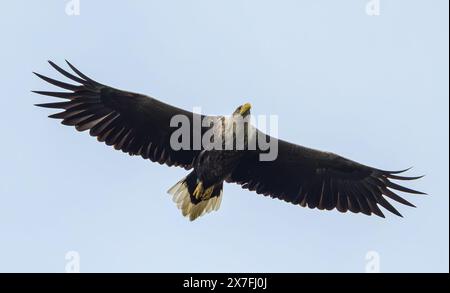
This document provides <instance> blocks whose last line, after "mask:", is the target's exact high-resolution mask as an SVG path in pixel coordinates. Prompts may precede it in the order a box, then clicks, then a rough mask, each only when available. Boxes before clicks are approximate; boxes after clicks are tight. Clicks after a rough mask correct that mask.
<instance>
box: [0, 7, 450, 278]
mask: <svg viewBox="0 0 450 293" xmlns="http://www.w3.org/2000/svg"><path fill="white" fill-rule="evenodd" d="M67 2H68V1H61V0H60V1H56V0H54V1H50V0H48V1H33V2H32V1H3V2H2V4H1V7H2V16H1V17H0V31H1V35H2V42H1V47H0V50H1V55H0V59H1V67H0V80H1V81H2V83H1V85H2V93H3V94H2V97H1V98H0V107H1V115H0V119H1V123H0V132H1V134H2V140H1V142H2V143H1V145H0V150H1V152H0V162H1V165H0V166H1V167H0V178H1V179H0V271H1V272H64V271H65V266H66V263H67V261H66V259H65V255H66V253H67V252H68V251H76V252H78V253H79V256H80V269H81V271H82V272H364V271H365V268H366V265H367V260H366V254H367V253H368V252H369V251H375V252H376V253H377V254H378V255H379V261H380V270H381V271H382V272H448V271H449V180H448V176H449V155H448V154H449V136H448V131H449V112H448V107H449V88H448V79H449V68H448V64H449V60H448V58H449V57H448V56H449V55H448V53H449V39H448V34H449V31H448V18H449V16H448V9H449V7H448V5H449V3H448V1H446V0H434V1H424V0H422V1H411V0H404V1H386V0H381V1H380V4H381V6H380V8H381V10H380V15H379V16H368V15H367V14H366V9H365V6H366V3H367V2H368V1H366V0H348V1H332V0H329V1H324V0H323V1H315V0H314V1H313V0H310V1H294V0H292V1H287V0H283V1H261V0H255V1H250V0H239V1H238V0H233V1H230V0H227V1H206V0H205V1H197V0H193V1H182V0H180V1H171V0H169V1H127V2H124V1H120V3H119V1H106V0H104V1H92V0H89V1H86V0H81V1H80V4H81V6H80V8H81V9H80V15H78V16H68V15H67V14H66V12H65V6H66V3H67ZM66 58H67V59H68V60H70V61H71V62H72V63H74V64H75V65H77V66H78V67H79V68H80V69H81V70H82V71H83V72H84V73H86V74H87V75H90V76H92V77H93V78H94V79H97V80H98V81H100V82H103V83H106V84H108V85H111V86H115V87H118V88H122V89H127V90H132V91H136V92H141V93H145V94H149V95H152V96H154V97H157V98H159V99H161V100H163V101H165V102H168V103H170V104H174V105H177V106H179V107H183V108H185V109H189V110H190V109H192V107H194V106H201V107H202V109H203V112H206V113H221V114H228V113H231V112H232V111H233V110H234V109H235V108H236V106H237V105H240V104H242V103H243V102H246V101H249V102H251V103H252V104H253V108H252V113H253V114H255V115H258V114H276V115H279V136H280V137H282V138H284V139H287V140H290V141H293V142H296V143H299V144H302V145H306V146H309V147H313V148H317V149H322V150H327V151H333V152H335V153H338V154H340V155H343V156H345V157H349V158H352V159H354V160H357V161H360V162H362V163H365V164H368V165H372V166H374V167H379V168H383V169H388V170H391V169H393V170H396V169H402V168H407V167H410V166H414V169H413V170H412V171H410V172H409V173H408V174H410V175H422V174H426V175H427V176H426V177H425V178H424V179H422V180H419V181H416V182H408V183H407V184H408V186H409V187H412V188H415V189H418V190H422V191H425V192H427V193H428V194H429V195H428V196H418V195H407V196H406V197H407V199H408V200H410V201H411V202H413V203H414V204H416V205H417V206H418V208H416V209H413V208H409V207H406V206H400V205H399V204H396V205H395V206H396V207H397V208H398V209H399V211H400V212H401V213H402V214H403V215H404V218H399V217H396V216H394V215H391V214H387V213H386V214H387V218H386V219H381V218H377V217H367V216H364V215H356V214H340V213H338V212H335V211H333V212H324V211H318V210H310V209H306V208H301V207H299V206H293V205H289V204H286V203H284V202H281V201H278V200H273V199H268V198H264V197H262V196H260V195H256V194H255V193H250V192H248V191H245V190H242V189H241V188H240V187H239V186H237V185H231V184H228V185H226V186H225V194H224V198H223V201H222V206H221V208H220V210H219V212H217V213H212V214H208V215H206V216H204V217H202V218H200V219H199V220H197V221H195V222H189V221H188V220H187V219H185V218H183V217H182V216H181V214H180V211H179V210H178V209H177V208H176V206H175V204H174V203H173V202H172V201H171V198H170V197H169V195H167V194H166V190H167V189H168V188H169V187H171V186H172V185H173V184H174V183H176V182H177V181H178V180H179V179H180V178H182V177H183V176H185V175H186V173H187V172H186V171H184V170H182V169H176V168H168V167H166V166H160V165H159V164H153V163H151V162H150V161H145V160H143V159H141V158H138V157H130V156H128V155H125V154H123V153H122V152H117V151H114V150H113V149H111V148H109V147H107V146H105V145H103V144H100V143H98V142H97V141H96V140H95V139H94V138H92V137H90V136H89V135H88V134H87V133H78V132H76V131H75V130H74V129H71V128H69V127H65V126H62V125H61V124H59V123H57V121H56V120H51V119H48V118H46V117H47V115H49V114H51V113H54V111H51V110H48V109H41V108H37V107H34V106H33V104H34V103H41V102H46V101H49V100H52V101H53V99H51V98H50V99H48V98H45V97H42V96H37V95H35V94H32V93H30V90H51V89H54V88H53V87H52V86H50V85H48V84H46V83H45V82H42V81H41V80H39V79H38V78H36V77H35V76H33V75H32V74H31V72H32V71H37V72H40V73H43V74H46V75H49V76H51V77H59V75H58V74H57V73H56V72H55V71H54V70H53V69H52V68H50V66H48V64H47V63H46V60H47V59H51V60H53V61H55V62H57V63H58V64H60V65H64V64H63V62H64V59H66Z"/></svg>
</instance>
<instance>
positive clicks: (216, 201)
mask: <svg viewBox="0 0 450 293" xmlns="http://www.w3.org/2000/svg"><path fill="white" fill-rule="evenodd" d="M167 193H169V194H171V195H172V200H173V201H174V202H175V203H176V205H177V207H178V208H179V209H180V210H181V213H182V214H183V216H185V217H189V220H191V221H194V220H195V219H197V218H198V217H200V216H203V215H204V214H207V213H209V212H211V211H217V210H218V209H219V207H220V203H221V202H222V193H223V190H221V191H220V195H219V196H215V197H213V198H210V199H209V200H205V201H201V202H199V203H197V204H193V203H192V202H191V197H190V195H189V190H188V187H187V184H186V181H185V178H183V179H182V180H180V181H179V182H178V183H177V184H175V185H174V186H172V187H171V188H170V189H169V190H168V191H167Z"/></svg>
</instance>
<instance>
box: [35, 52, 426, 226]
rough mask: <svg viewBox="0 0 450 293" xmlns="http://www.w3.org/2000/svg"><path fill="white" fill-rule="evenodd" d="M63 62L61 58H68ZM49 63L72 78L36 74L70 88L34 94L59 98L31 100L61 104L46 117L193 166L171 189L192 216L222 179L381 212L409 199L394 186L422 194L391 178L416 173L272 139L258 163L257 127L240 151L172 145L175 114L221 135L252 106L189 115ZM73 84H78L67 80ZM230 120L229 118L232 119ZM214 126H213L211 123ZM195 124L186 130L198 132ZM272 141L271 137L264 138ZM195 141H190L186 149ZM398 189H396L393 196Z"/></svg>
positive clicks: (157, 158)
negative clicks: (273, 149)
mask: <svg viewBox="0 0 450 293" xmlns="http://www.w3.org/2000/svg"><path fill="white" fill-rule="evenodd" d="M66 62H67V61H66ZM49 63H50V65H51V66H52V67H53V68H54V69H56V70H57V71H58V72H59V73H60V74H62V75H63V76H65V77H67V78H68V79H70V80H71V81H72V83H66V82H61V81H58V80H55V79H52V78H49V77H46V76H43V75H41V74H38V73H35V74H36V75H37V76H38V77H40V78H41V79H43V80H44V81H46V82H48V83H50V84H52V85H54V86H57V87H59V88H62V89H64V90H68V91H58V92H53V91H33V92H35V93H37V94H41V95H45V96H51V97H56V98H61V99H64V100H65V101H59V102H55V103H45V104H37V106H40V107H45V108H56V109H62V112H60V113H57V114H53V115H50V116H49V117H50V118H56V119H62V124H64V125H70V126H74V127H75V128H76V129H77V130H78V131H86V130H89V134H90V135H91V136H95V137H97V140H98V141H100V142H104V143H105V144H107V145H109V146H113V147H114V148H115V149H116V150H121V151H123V152H124V153H128V154H130V155H136V156H141V157H142V158H144V159H148V160H151V161H152V162H158V163H159V164H166V165H168V166H179V167H183V168H185V169H186V170H192V171H191V172H190V173H189V174H188V175H187V176H186V177H185V178H183V179H182V180H181V181H179V182H178V183H177V184H175V185H174V186H173V187H172V188H170V189H169V191H168V192H169V193H170V194H171V195H172V196H173V200H174V201H175V203H176V204H177V207H178V208H179V209H181V211H182V214H183V215H184V216H186V217H188V218H189V219H190V220H191V221H192V220H195V219H196V218H198V217H199V216H201V215H203V214H206V213H208V212H210V211H213V210H217V209H218V208H219V206H220V203H221V200H222V194H223V183H224V182H229V183H237V184H239V185H241V186H242V188H244V189H248V190H250V191H255V192H256V193H257V194H262V195H265V196H270V197H272V198H277V199H281V200H284V201H286V202H289V203H292V204H294V205H300V206H302V207H309V208H313V209H314V208H317V209H320V210H333V209H336V210H338V211H339V212H342V213H345V212H347V211H350V212H353V213H363V214H366V215H371V214H375V215H377V216H380V217H384V215H383V212H382V211H381V209H380V206H381V207H383V208H385V209H386V210H388V211H389V212H391V213H394V214H396V215H398V216H401V214H400V213H399V212H398V211H397V210H396V209H395V208H394V207H393V206H392V205H391V203H390V202H388V200H387V198H389V199H391V200H394V201H396V202H399V203H401V204H404V205H408V206H411V207H414V205H413V204H411V203H410V202H408V201H407V200H405V199H404V198H402V197H400V196H399V195H398V194H397V193H398V191H400V192H404V193H412V194H425V193H422V192H419V191H416V190H412V189H409V188H406V187H403V186H401V185H399V184H397V183H394V182H393V180H414V179H418V178H421V177H422V176H420V177H405V176H401V175H399V174H400V173H403V172H405V171H407V170H408V169H406V170H402V171H385V170H381V169H377V168H373V167H369V166H366V165H363V164H360V163H357V162H355V161H352V160H349V159H346V158H344V157H341V156H339V155H336V154H334V153H330V152H322V151H318V150H314V149H310V148H306V147H303V146H300V145H297V144H293V143H290V142H287V141H283V140H280V139H277V140H276V141H277V147H278V155H277V157H276V158H275V159H274V160H268V161H264V160H260V158H259V155H261V153H262V152H263V151H262V150H260V149H259V148H258V147H257V148H255V149H252V150H250V149H249V148H248V145H249V141H250V140H252V141H253V140H255V137H257V136H258V135H264V134H263V133H262V132H261V131H259V130H257V129H254V128H251V127H250V128H248V129H251V130H247V131H244V137H245V147H244V149H241V150H237V149H236V150H223V149H222V150H220V149H210V148H206V147H205V146H203V145H202V146H200V147H199V148H191V149H189V148H182V149H175V148H173V147H172V146H171V141H170V139H171V136H172V134H173V133H174V131H176V128H174V127H171V119H172V118H173V117H174V116H176V115H182V116H184V117H187V120H189V122H193V120H194V119H196V118H201V119H204V118H210V119H211V120H212V121H220V122H221V123H212V125H214V126H211V127H201V129H200V130H199V131H200V132H201V133H199V134H198V135H204V134H205V133H206V132H207V131H209V130H211V129H213V132H214V133H218V132H219V133H221V135H222V138H228V136H232V140H233V141H234V142H235V139H236V137H235V135H236V133H233V131H229V130H230V123H229V122H230V119H231V120H232V119H234V118H238V117H242V118H245V117H248V116H249V115H250V104H248V103H247V104H244V105H242V106H239V107H238V108H237V109H236V110H235V111H234V113H233V114H232V115H231V117H226V118H225V117H224V116H206V115H201V114H196V113H192V112H189V111H185V110H183V109H180V108H177V107H175V106H172V105H168V104H166V103H163V102H161V101H159V100H157V99H154V98H152V97H149V96H145V95H142V94H137V93H132V92H127V91H123V90H119V89H115V88H112V87H110V86H107V85H104V84H101V83H99V82H97V81H95V80H93V79H91V78H89V77H87V76H86V75H84V74H83V73H81V72H80V71H79V70H78V69H77V68H75V67H74V66H73V65H72V64H70V63H69V62H67V64H68V66H69V67H70V68H71V69H72V70H73V72H72V73H70V72H68V71H66V70H64V69H62V68H61V67H59V66H58V65H56V64H55V63H53V62H51V61H49ZM73 83H76V84H73ZM231 124H232V123H231ZM217 125H219V126H217ZM194 132H195V129H194V128H193V127H190V128H189V134H190V135H196V134H195V133H194ZM267 137H268V138H269V139H271V137H270V136H267ZM192 144H193V142H192V141H191V142H189V145H190V146H192ZM396 192H397V193H396Z"/></svg>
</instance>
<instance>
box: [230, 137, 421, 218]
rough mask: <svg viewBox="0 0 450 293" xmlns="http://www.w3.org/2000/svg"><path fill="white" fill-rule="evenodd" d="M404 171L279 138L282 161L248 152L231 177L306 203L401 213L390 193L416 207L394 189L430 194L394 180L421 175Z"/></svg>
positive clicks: (342, 209)
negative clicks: (388, 168)
mask: <svg viewBox="0 0 450 293" xmlns="http://www.w3.org/2000/svg"><path fill="white" fill-rule="evenodd" d="M404 171H406V170H403V171H397V172H390V171H383V170H379V169H375V168H371V167H368V166H365V165H362V164H359V163H357V162H354V161H351V160H348V159H346V158H343V157H340V156H338V155H335V154H333V153H327V152H321V151H317V150H313V149H309V148H305V147H302V146H299V145H295V144H292V143H289V142H286V141H282V140H279V141H278V157H277V158H276V160H274V161H260V160H259V156H258V153H257V152H252V153H247V155H246V156H245V157H244V159H243V160H242V161H241V162H240V164H239V165H238V167H237V168H236V169H235V171H234V172H233V173H232V175H231V176H230V178H229V179H228V181H229V182H236V183H238V184H241V185H242V188H245V189H249V190H251V191H256V193H258V194H263V195H266V196H271V197H273V198H278V199H282V200H284V201H287V202H290V203H293V204H299V205H301V206H303V207H306V206H308V207H309V208H318V209H321V210H323V209H326V210H332V209H335V208H336V209H337V210H338V211H340V212H343V213H345V212H347V211H348V210H349V211H351V212H354V213H364V214H366V215H371V214H372V213H373V214H375V215H378V216H380V217H384V215H383V213H382V211H381V210H380V208H379V207H378V205H380V206H382V207H384V208H385V209H387V210H388V211H390V212H392V213H394V214H396V215H398V216H401V214H400V213H399V212H398V211H397V210H396V209H395V208H394V207H393V206H392V205H391V204H390V203H389V202H388V201H387V200H386V198H385V197H388V198H390V199H393V200H394V201H397V202H399V203H402V204H405V205H408V206H411V207H414V205H413V204H411V203H410V202H408V201H406V200H405V199H403V198H402V197H400V196H399V195H397V194H396V193H394V192H393V191H392V189H393V190H397V191H402V192H406V193H414V194H424V193H422V192H419V191H415V190H412V189H409V188H405V187H403V186H400V185H398V184H396V183H393V182H392V181H391V180H392V179H396V180H414V179H418V178H421V177H403V176H399V175H397V174H399V173H402V172H404Z"/></svg>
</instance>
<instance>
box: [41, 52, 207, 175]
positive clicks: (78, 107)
mask: <svg viewBox="0 0 450 293" xmlns="http://www.w3.org/2000/svg"><path fill="white" fill-rule="evenodd" d="M49 63H50V65H51V66H52V67H53V68H55V69H56V70H57V71H58V72H59V73H61V74H62V75H64V76H65V77H67V78H69V79H71V80H72V81H74V82H77V83H79V84H80V85H73V84H68V83H64V82H61V81H57V80H54V79H51V78H48V77H46V76H43V75H41V74H38V73H35V74H36V75H37V76H38V77H40V78H42V79H43V80H45V81H47V82H48V83H51V84H53V85H55V86H58V87H59V88H62V89H66V90H69V92H48V91H34V92H35V93H37V94H41V95H46V96H52V97H56V98H62V99H66V100H67V101H64V102H57V103H46V104H38V105H37V106H40V107H45V108H56V109H62V110H63V111H62V112H60V113H57V114H53V115H50V116H49V117H50V118H56V119H62V124H64V125H71V126H75V128H76V129H77V130H78V131H85V130H89V133H90V135H91V136H95V137H97V139H98V141H100V142H105V143H106V144H107V145H110V146H114V148H115V149H117V150H122V151H123V152H125V153H129V154H130V155H140V156H142V157H143V158H144V159H150V160H152V161H153V162H158V163H160V164H164V163H165V164H167V165H169V166H172V165H174V166H181V167H184V168H186V169H190V168H192V163H193V161H194V159H195V158H196V157H197V155H198V154H199V152H200V150H193V145H192V139H191V141H190V148H189V150H173V149H172V147H171V145H170V137H171V135H172V133H173V132H174V131H175V130H176V128H173V127H170V121H171V119H172V117H174V116H175V115H184V116H185V117H187V118H188V119H189V122H190V131H191V133H189V137H193V136H192V129H193V125H194V123H193V119H194V118H198V119H203V118H204V116H202V115H199V114H195V113H192V112H188V111H185V110H183V109H179V108H177V107H174V106H171V105H168V104H165V103H163V102H160V101H158V100H156V99H154V98H151V97H148V96H145V95H141V94H137V93H131V92H126V91H122V90H118V89H114V88H112V87H109V86H106V85H103V84H100V83H98V82H96V81H94V80H92V79H90V78H89V77H87V76H86V75H84V74H83V73H81V72H80V71H79V70H78V69H76V68H75V67H74V66H73V65H72V64H70V63H69V62H67V63H68V65H69V66H70V68H71V69H72V70H73V71H74V72H75V73H76V74H77V75H78V76H75V75H73V74H71V73H69V72H67V71H65V70H64V69H62V68H60V67H59V66H57V65H56V64H54V63H53V62H51V61H49ZM199 116H200V117H199ZM203 131H206V129H202V132H203Z"/></svg>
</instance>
